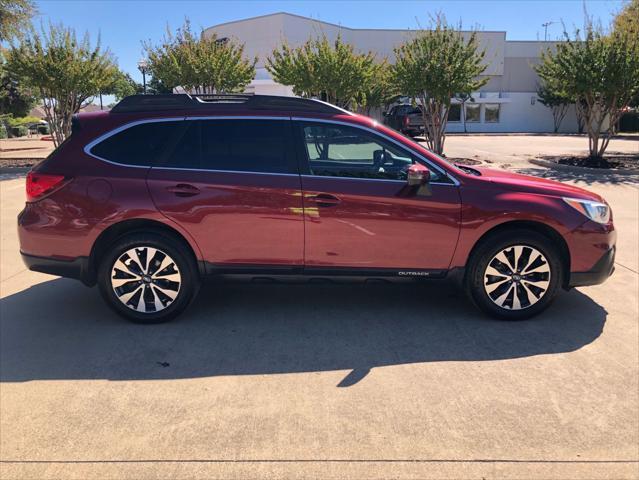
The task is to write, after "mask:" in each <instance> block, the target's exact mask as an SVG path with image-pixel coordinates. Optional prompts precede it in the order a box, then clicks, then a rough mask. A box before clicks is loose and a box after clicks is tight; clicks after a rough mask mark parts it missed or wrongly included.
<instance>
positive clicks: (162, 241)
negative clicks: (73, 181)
mask: <svg viewBox="0 0 639 480" xmlns="http://www.w3.org/2000/svg"><path fill="white" fill-rule="evenodd" d="M199 280H200V279H199V275H198V272H197V266H196V265H195V262H194V261H193V259H192V258H191V256H190V255H189V254H188V252H185V251H184V247H183V246H182V245H181V244H180V243H179V242H176V241H175V240H173V239H172V238H170V237H167V236H164V235H160V234H133V235H129V236H126V237H124V238H122V239H120V240H119V241H117V242H116V244H115V245H114V246H113V248H112V249H110V251H109V252H108V253H107V254H106V255H105V256H104V257H103V258H102V261H101V262H100V267H99V270H98V283H99V286H100V291H101V293H102V296H103V297H104V299H105V300H106V301H107V303H108V304H109V305H110V306H111V308H113V309H114V310H115V311H116V312H117V313H119V314H120V315H122V316H124V317H126V318H127V319H129V320H131V321H133V322H137V323H161V322H166V321H168V320H171V319H172V318H174V317H175V316H177V315H179V314H180V313H181V312H182V311H183V310H184V309H185V308H186V307H187V306H188V305H189V303H190V302H191V300H192V299H193V298H194V296H195V294H196V293H197V290H198V288H199V283H200V282H199Z"/></svg>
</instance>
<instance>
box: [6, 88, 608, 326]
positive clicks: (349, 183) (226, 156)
mask: <svg viewBox="0 0 639 480" xmlns="http://www.w3.org/2000/svg"><path fill="white" fill-rule="evenodd" d="M26 188H27V203H26V205H25V208H24V210H23V211H22V212H21V213H20V215H19V218H18V224H19V236H20V245H21V253H22V256H23V258H24V261H25V263H26V264H27V265H28V266H29V268H31V269H32V270H35V271H39V272H46V273H52V274H55V275H62V276H66V277H72V278H77V279H80V280H81V281H82V282H84V283H85V284H86V285H95V284H96V283H97V284H98V285H99V287H100V290H101V292H102V294H103V296H104V298H105V299H106V301H107V303H108V304H109V305H110V306H111V307H112V308H113V309H115V311H117V312H118V313H120V314H122V315H124V316H125V317H127V318H129V319H131V320H134V321H138V322H148V323H150V322H159V321H165V320H168V319H170V318H172V317H174V316H175V315H177V314H179V313H180V312H182V311H183V310H184V309H185V308H186V307H187V305H188V304H189V303H190V302H191V301H192V300H193V298H194V296H195V294H196V292H197V291H198V287H199V285H200V282H201V281H202V280H203V279H204V278H205V277H207V276H222V277H225V276H229V275H232V276H236V275H238V274H239V275H242V276H247V277H253V276H260V277H264V276H273V277H276V278H283V277H285V276H292V275H301V276H305V277H307V278H316V277H330V278H331V279H335V278H339V277H359V278H385V279H424V278H432V279H442V278H446V277H453V278H457V279H459V280H460V281H461V282H462V284H463V286H464V288H465V289H466V291H467V292H468V293H469V297H470V298H471V300H472V301H473V302H474V303H475V304H476V305H477V306H479V308H481V309H482V310H483V311H484V312H486V313H488V314H489V315H492V316H495V317H499V318H504V319H520V318H525V317H529V316H531V315H534V314H537V313H539V312H540V311H542V310H543V309H544V308H545V307H546V306H548V304H549V303H550V302H551V300H552V299H553V297H554V296H555V294H556V293H557V291H558V289H559V288H561V287H563V288H569V287H571V286H579V285H592V284H597V283H600V282H603V281H604V280H605V279H606V278H607V277H608V276H609V275H610V274H611V273H612V268H613V260H614V252H615V231H614V227H613V224H612V218H611V212H610V208H609V207H608V205H607V204H606V202H605V201H604V200H603V199H602V198H600V197H599V196H597V195H595V194H593V193H589V192H587V191H585V190H582V189H580V188H577V187H574V186H571V185H566V184H562V183H557V182H553V181H549V180H542V179H538V178H532V177H526V176H523V175H517V174H514V173H509V172H506V171H503V170H489V169H483V168H468V167H464V166H455V165H452V164H450V163H448V162H446V161H445V160H443V159H442V158H440V157H438V156H437V155H435V154H433V153H432V152H430V151H428V150H426V149H425V148H423V147H422V146H421V145H419V144H417V143H415V142H413V141H412V140H410V139H408V138H406V137H404V136H403V135H401V134H399V133H397V132H395V131H394V130H391V129H389V128H386V127H384V126H381V125H379V124H378V123H377V122H375V121H373V120H371V119H370V118H367V117H363V116H359V115H354V114H352V113H350V112H347V111H344V110H342V109H339V108H337V107H335V106H332V105H329V104H326V103H322V102H319V101H313V100H305V99H298V98H287V97H268V96H251V95H235V96H213V97H210V98H208V100H207V101H204V100H202V99H199V98H193V97H190V96H188V95H166V96H164V95H157V96H152V95H149V96H133V97H127V98H125V99H124V100H122V101H121V102H120V103H119V104H118V105H116V106H115V107H114V108H113V110H111V111H110V112H106V111H105V112H96V113H88V114H81V115H79V116H77V117H75V119H74V122H73V134H72V135H71V136H70V137H69V138H68V139H67V140H66V141H65V142H64V143H63V144H62V145H61V146H60V147H59V148H58V149H57V150H56V151H55V152H54V153H52V154H51V155H50V156H49V157H48V158H47V159H46V160H45V161H43V162H42V163H40V164H39V165H37V166H36V167H35V168H34V169H33V170H32V171H31V172H30V173H29V174H28V177H27V186H26Z"/></svg>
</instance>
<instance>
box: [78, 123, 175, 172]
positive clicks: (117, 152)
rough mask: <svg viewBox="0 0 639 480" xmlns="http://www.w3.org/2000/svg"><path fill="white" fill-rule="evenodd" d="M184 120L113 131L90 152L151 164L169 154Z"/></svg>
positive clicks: (117, 160) (135, 163)
mask: <svg viewBox="0 0 639 480" xmlns="http://www.w3.org/2000/svg"><path fill="white" fill-rule="evenodd" d="M180 128H181V122H147V123H141V124H139V125H134V126H132V127H129V128H126V129H124V130H122V131H121V132H118V133H116V134H113V135H111V136H109V137H107V138H105V139H104V140H102V141H101V142H100V143H98V144H97V145H95V146H93V147H92V148H91V150H90V152H91V154H93V155H95V156H98V157H100V158H103V159H105V160H109V161H110V162H115V163H121V164H123V165H133V166H151V165H153V164H154V163H156V162H158V161H159V159H160V158H161V157H163V156H164V155H165V154H166V150H167V147H169V146H170V144H171V141H172V139H174V138H175V136H176V135H178V134H179V133H180V132H179V131H180Z"/></svg>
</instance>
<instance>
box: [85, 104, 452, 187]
mask: <svg viewBox="0 0 639 480" xmlns="http://www.w3.org/2000/svg"><path fill="white" fill-rule="evenodd" d="M192 120H289V121H298V122H311V123H329V124H336V125H344V126H347V127H354V128H359V129H360V130H364V131H366V132H369V133H372V134H374V135H378V136H380V137H382V138H383V139H385V140H387V141H389V142H391V143H394V144H395V145H397V146H398V147H400V148H402V149H404V150H408V151H409V152H410V153H412V154H413V155H415V156H416V157H418V158H420V159H421V160H423V161H424V162H425V163H426V164H427V165H428V166H429V167H432V168H433V169H434V170H436V171H438V172H439V173H440V174H441V175H444V176H446V177H447V178H450V179H451V180H452V181H453V183H452V184H451V183H442V182H430V184H431V185H448V186H451V185H454V186H459V185H460V182H459V180H457V178H455V177H454V176H453V175H451V174H450V173H449V172H448V171H446V170H444V169H443V168H442V167H440V166H438V165H435V164H434V163H433V162H432V160H429V159H427V158H425V157H424V156H423V155H421V154H419V153H417V152H414V151H412V150H410V149H409V148H408V147H407V146H406V145H404V144H403V143H401V142H399V141H397V140H395V139H394V138H391V137H389V136H388V135H385V134H383V133H381V132H379V131H377V130H375V129H374V128H370V127H365V126H363V125H357V124H354V123H350V122H344V121H340V120H328V119H323V118H313V117H291V116H260V115H213V116H184V117H165V118H145V119H141V120H134V121H132V122H129V123H125V124H124V125H120V126H119V127H116V128H114V129H113V130H109V131H108V132H106V133H104V134H102V135H100V136H99V137H97V138H96V139H94V140H92V141H91V142H89V143H88V144H87V145H85V146H84V148H83V151H84V153H85V154H86V155H88V156H90V157H93V158H96V159H98V160H100V161H102V162H105V163H109V164H111V165H117V166H120V167H128V168H147V169H148V168H155V169H158V170H182V171H194V172H213V173H244V174H247V173H248V174H255V175H279V176H291V177H300V176H301V177H309V178H342V179H346V180H366V181H372V182H395V183H405V182H404V181H403V180H389V179H383V178H357V177H332V176H326V175H300V174H299V173H272V172H249V171H239V170H238V171H236V170H210V169H202V168H180V167H154V166H152V165H128V164H126V163H119V162H114V161H113V160H108V159H106V158H103V157H100V156H98V155H95V154H94V153H91V149H92V148H93V147H95V146H96V145H97V144H98V143H100V142H103V141H104V140H106V139H107V138H109V137H112V136H113V135H116V134H118V133H120V132H122V131H124V130H126V129H128V128H131V127H135V126H136V125H142V124H145V123H160V122H181V121H192Z"/></svg>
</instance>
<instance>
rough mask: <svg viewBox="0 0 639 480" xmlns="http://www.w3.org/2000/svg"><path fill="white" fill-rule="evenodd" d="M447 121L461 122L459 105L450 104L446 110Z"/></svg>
mask: <svg viewBox="0 0 639 480" xmlns="http://www.w3.org/2000/svg"><path fill="white" fill-rule="evenodd" d="M448 121H449V122H460V121H461V104H459V103H451V105H450V107H449V109H448Z"/></svg>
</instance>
